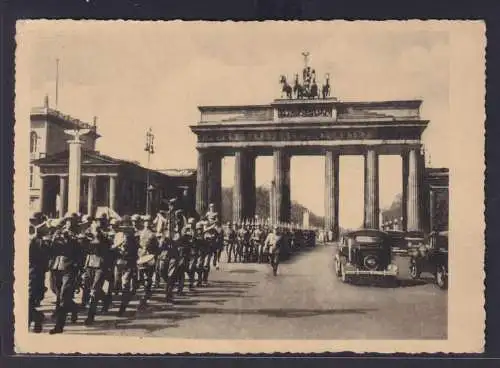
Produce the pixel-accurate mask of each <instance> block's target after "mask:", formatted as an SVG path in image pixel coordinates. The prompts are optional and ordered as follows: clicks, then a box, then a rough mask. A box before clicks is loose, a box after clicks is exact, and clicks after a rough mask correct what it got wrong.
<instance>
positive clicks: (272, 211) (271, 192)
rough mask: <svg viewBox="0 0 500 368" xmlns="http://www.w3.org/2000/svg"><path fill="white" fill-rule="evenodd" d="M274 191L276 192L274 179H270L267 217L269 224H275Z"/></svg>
mask: <svg viewBox="0 0 500 368" xmlns="http://www.w3.org/2000/svg"><path fill="white" fill-rule="evenodd" d="M275 193H276V183H275V182H274V180H271V187H270V188H269V218H270V219H271V224H276V223H277V218H276V210H275V208H276V200H275Z"/></svg>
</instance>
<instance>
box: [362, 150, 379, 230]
mask: <svg viewBox="0 0 500 368" xmlns="http://www.w3.org/2000/svg"><path fill="white" fill-rule="evenodd" d="M379 212H380V210H379V179H378V154H377V152H376V151H375V149H373V148H368V150H367V151H366V153H365V216H364V217H365V221H364V227H365V228H368V229H378V228H379V224H378V221H379V215H378V214H379Z"/></svg>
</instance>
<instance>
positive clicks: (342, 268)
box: [340, 262, 349, 283]
mask: <svg viewBox="0 0 500 368" xmlns="http://www.w3.org/2000/svg"><path fill="white" fill-rule="evenodd" d="M340 280H341V281H342V282H344V283H346V282H348V281H349V280H348V276H347V274H346V272H345V264H343V263H342V262H341V263H340Z"/></svg>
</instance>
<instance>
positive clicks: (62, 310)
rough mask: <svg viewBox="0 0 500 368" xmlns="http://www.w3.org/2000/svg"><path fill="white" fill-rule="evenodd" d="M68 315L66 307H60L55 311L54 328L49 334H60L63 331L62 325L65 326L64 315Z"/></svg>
mask: <svg viewBox="0 0 500 368" xmlns="http://www.w3.org/2000/svg"><path fill="white" fill-rule="evenodd" d="M67 314H68V311H67V307H66V306H60V307H59V308H57V310H56V311H55V320H56V323H55V326H54V328H52V329H51V330H50V331H49V334H51V335H54V334H60V333H63V331H64V325H65V324H66V315H67Z"/></svg>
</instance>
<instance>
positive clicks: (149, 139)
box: [144, 128, 155, 215]
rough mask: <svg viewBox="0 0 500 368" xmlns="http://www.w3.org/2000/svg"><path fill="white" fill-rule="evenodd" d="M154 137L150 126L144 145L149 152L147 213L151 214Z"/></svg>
mask: <svg viewBox="0 0 500 368" xmlns="http://www.w3.org/2000/svg"><path fill="white" fill-rule="evenodd" d="M154 139H155V136H154V134H153V129H151V128H149V130H148V131H147V132H146V146H145V147H144V151H146V152H147V153H148V167H147V174H146V214H147V215H149V214H150V213H149V212H150V203H149V201H150V193H151V191H152V190H153V186H152V185H151V184H150V183H149V164H150V161H151V155H152V154H154V153H155V148H154Z"/></svg>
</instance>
